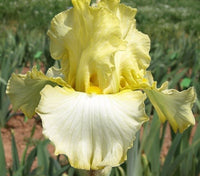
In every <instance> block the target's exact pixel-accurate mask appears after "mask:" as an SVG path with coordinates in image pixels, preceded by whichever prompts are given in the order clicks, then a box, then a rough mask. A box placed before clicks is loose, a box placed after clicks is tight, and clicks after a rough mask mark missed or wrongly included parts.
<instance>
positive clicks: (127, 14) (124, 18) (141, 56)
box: [98, 0, 151, 69]
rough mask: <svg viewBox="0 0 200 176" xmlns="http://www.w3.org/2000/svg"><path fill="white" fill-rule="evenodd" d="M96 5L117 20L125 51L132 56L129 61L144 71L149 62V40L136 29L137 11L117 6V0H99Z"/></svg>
mask: <svg viewBox="0 0 200 176" xmlns="http://www.w3.org/2000/svg"><path fill="white" fill-rule="evenodd" d="M98 5H99V6H100V7H106V8H108V9H109V10H111V11H112V13H113V14H114V15H115V16H116V17H117V18H118V19H119V22H120V24H119V25H120V29H121V33H122V38H123V40H125V41H127V44H128V45H127V46H128V48H127V50H129V51H131V52H132V54H133V56H132V58H130V59H129V60H132V62H136V63H137V64H138V66H139V68H140V69H146V68H147V67H148V66H149V64H150V61H151V58H150V56H149V50H150V39H149V37H148V35H145V34H143V33H142V32H139V31H138V30H137V29H136V20H135V15H136V12H137V9H135V8H131V7H129V6H126V5H124V4H119V0H101V1H100V3H99V4H98Z"/></svg>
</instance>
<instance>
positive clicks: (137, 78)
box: [7, 0, 195, 170]
mask: <svg viewBox="0 0 200 176" xmlns="http://www.w3.org/2000/svg"><path fill="white" fill-rule="evenodd" d="M72 3H73V8H71V9H68V10H66V11H64V12H61V13H60V14H58V15H56V16H55V17H54V18H53V20H52V22H51V27H50V29H49V31H48V35H49V37H50V52H51V55H52V57H53V58H54V59H55V60H59V61H60V63H61V68H55V67H52V68H50V69H49V70H48V72H47V74H46V75H45V74H43V73H42V72H41V71H38V70H37V69H36V68H35V67H34V68H33V69H32V71H30V72H28V73H27V74H25V75H22V74H13V75H12V76H11V78H10V80H9V82H8V86H7V94H8V95H9V97H10V99H11V102H12V104H13V108H14V109H21V110H22V111H23V112H24V113H25V115H26V116H28V117H32V116H33V115H34V114H35V113H37V114H38V115H40V117H41V119H42V124H43V133H44V135H45V136H47V137H48V138H49V139H50V140H51V141H52V142H53V143H54V144H55V147H56V151H55V153H56V154H66V155H67V156H68V158H69V162H70V164H71V165H72V166H73V167H75V168H80V169H85V170H90V169H93V170H98V169H102V168H104V167H105V166H111V167H113V166H118V165H119V164H121V163H123V162H124V161H125V160H126V158H127V156H126V153H127V150H128V149H129V148H130V147H132V145H133V141H134V139H135V134H136V132H137V131H138V130H139V129H140V127H141V125H142V123H144V122H145V121H147V120H148V117H147V115H146V114H145V105H144V100H145V99H146V95H147V97H148V98H149V100H150V101H151V103H152V104H153V106H154V107H155V109H156V111H157V113H158V115H159V118H160V120H161V121H162V122H164V121H165V120H168V121H169V123H170V124H171V126H172V128H173V130H174V131H175V132H177V130H179V131H180V132H183V131H184V130H185V129H186V128H187V127H188V126H190V125H193V124H194V123H195V119H194V117H193V114H192V111H191V108H192V105H193V103H194V101H195V93H194V89H193V88H189V89H188V90H185V91H182V92H178V91H176V90H173V89H167V82H165V83H163V85H162V86H161V87H160V88H157V86H156V82H155V81H154V80H153V77H152V75H151V72H149V71H146V69H147V68H148V66H149V64H150V60H151V58H150V56H149V50H150V40H149V37H148V36H147V35H145V34H143V33H141V32H139V31H138V30H137V29H136V21H135V18H134V17H135V15H136V9H133V8H131V7H128V6H126V5H123V4H120V2H119V0H102V1H100V2H99V3H98V4H97V5H96V6H90V0H72Z"/></svg>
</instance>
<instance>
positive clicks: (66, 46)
mask: <svg viewBox="0 0 200 176" xmlns="http://www.w3.org/2000/svg"><path fill="white" fill-rule="evenodd" d="M72 3H73V6H74V7H73V8H72V9H70V10H67V11H65V12H62V13H60V14H58V15H56V16H55V17H54V19H53V20H52V23H51V28H50V30H49V31H48V35H49V36H50V51H51V55H52V57H53V58H55V59H61V67H62V72H63V74H64V76H65V80H66V82H67V83H68V84H70V85H71V86H72V87H73V88H74V89H76V90H78V91H82V92H85V91H86V90H87V89H88V87H90V86H91V85H92V86H96V87H100V89H101V90H103V89H105V88H106V87H107V86H108V85H109V83H110V80H111V79H112V72H113V71H114V69H115V68H114V58H113V55H114V53H115V52H116V51H117V50H119V49H122V48H124V46H125V44H126V42H124V41H122V39H121V31H120V26H119V20H118V18H117V17H116V16H114V15H113V14H112V13H110V11H109V10H108V9H106V8H99V7H90V6H89V5H88V2H87V1H80V0H74V1H72Z"/></svg>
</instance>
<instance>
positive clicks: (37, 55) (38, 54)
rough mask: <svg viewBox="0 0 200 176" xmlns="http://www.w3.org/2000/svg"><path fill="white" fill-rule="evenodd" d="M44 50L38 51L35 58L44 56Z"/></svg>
mask: <svg viewBox="0 0 200 176" xmlns="http://www.w3.org/2000/svg"><path fill="white" fill-rule="evenodd" d="M42 54H43V52H42V51H37V52H36V53H35V55H34V59H39V58H40V57H41V56H42Z"/></svg>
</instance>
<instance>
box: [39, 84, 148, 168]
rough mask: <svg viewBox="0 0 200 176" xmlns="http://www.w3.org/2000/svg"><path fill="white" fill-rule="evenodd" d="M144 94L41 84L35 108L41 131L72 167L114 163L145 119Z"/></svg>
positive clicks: (121, 157) (117, 162)
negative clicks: (98, 93) (65, 156)
mask: <svg viewBox="0 0 200 176" xmlns="http://www.w3.org/2000/svg"><path fill="white" fill-rule="evenodd" d="M145 98H146V96H145V94H143V93H142V92H141V91H131V90H126V91H122V92H120V93H117V94H112V95H102V94H101V95H97V94H86V93H82V92H76V91H73V90H71V89H67V88H61V87H58V86H57V87H52V86H50V85H47V86H45V88H44V89H43V90H42V91H41V100H40V103H39V105H38V108H37V109H36V111H37V113H38V114H39V115H40V117H41V119H42V124H43V128H44V130H43V133H44V135H45V136H47V137H48V138H49V139H50V140H51V141H52V142H53V143H54V144H55V147H56V154H66V155H67V156H68V158H69V161H70V164H71V165H72V166H73V167H75V168H80V169H85V170H90V169H94V170H96V169H102V168H104V167H105V166H118V165H119V164H120V163H122V162H124V160H126V153H127V150H128V149H129V148H130V147H131V146H132V144H133V140H134V139H135V134H136V132H137V131H138V130H139V128H140V127H141V125H142V123H143V122H145V121H147V120H148V117H147V116H146V114H145V109H144V99H145Z"/></svg>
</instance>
